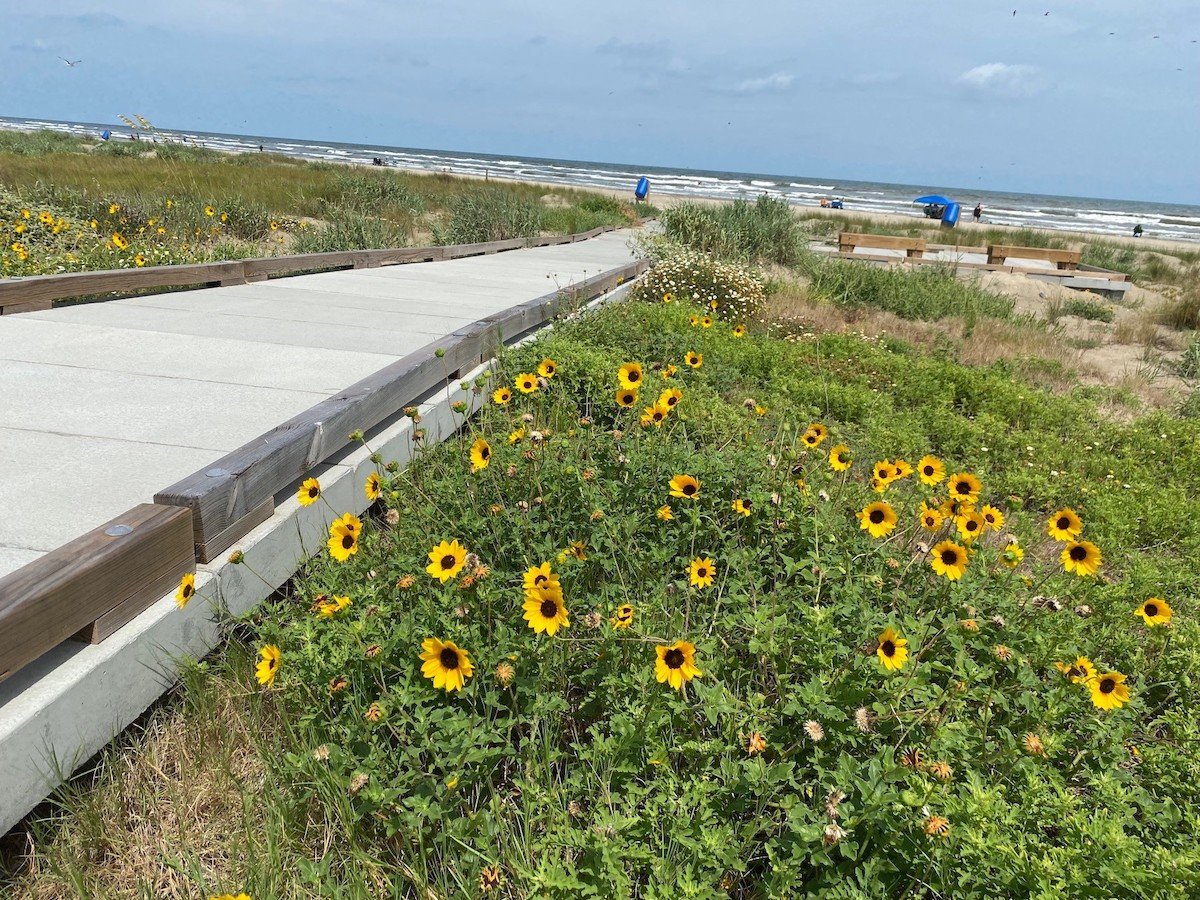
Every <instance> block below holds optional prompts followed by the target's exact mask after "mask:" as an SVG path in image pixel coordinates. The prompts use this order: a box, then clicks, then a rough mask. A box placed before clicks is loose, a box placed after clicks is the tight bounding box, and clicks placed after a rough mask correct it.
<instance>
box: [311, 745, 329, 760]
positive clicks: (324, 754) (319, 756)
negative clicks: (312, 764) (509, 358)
mask: <svg viewBox="0 0 1200 900" xmlns="http://www.w3.org/2000/svg"><path fill="white" fill-rule="evenodd" d="M313 759H315V760H316V761H317V762H325V760H327V759H329V747H328V745H326V744H322V745H321V746H320V747H318V748H317V749H316V750H314V751H313Z"/></svg>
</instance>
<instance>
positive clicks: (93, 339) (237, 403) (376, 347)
mask: <svg viewBox="0 0 1200 900" xmlns="http://www.w3.org/2000/svg"><path fill="white" fill-rule="evenodd" d="M632 234H633V232H632V231H628V230H626V231H615V232H610V233H607V234H603V235H601V236H599V237H596V238H593V239H591V240H588V241H582V242H580V243H575V244H562V245H558V246H553V247H540V248H535V249H528V250H514V251H510V252H507V253H500V254H496V255H492V256H480V257H471V258H468V259H459V260H452V261H448V262H430V263H416V264H410V265H401V266H390V267H384V268H377V269H357V270H353V271H339V272H329V273H324V274H317V275H304V276H298V277H295V278H287V279H279V280H275V281H269V282H261V283H257V284H248V285H241V286H236V287H223V288H210V289H206V290H195V291H181V292H177V293H169V294H159V295H156V296H150V297H143V298H133V299H127V300H116V301H111V302H107V303H96V304H90V305H85V306H74V307H66V308H61V309H55V310H50V311H47V312H38V313H25V314H19V315H13V316H3V317H0V387H2V389H0V460H3V461H4V464H3V465H2V466H0V502H2V504H3V509H4V515H3V516H0V576H3V575H5V574H7V573H9V572H11V571H13V570H15V569H17V568H19V567H21V566H22V565H24V564H26V563H28V562H31V561H32V560H34V559H36V558H37V557H39V556H41V555H42V554H44V553H47V552H48V551H50V550H53V549H54V548H56V547H58V546H61V545H62V544H65V543H66V542H68V541H70V540H72V539H74V538H76V537H78V536H79V535H81V534H83V533H84V532H86V531H88V530H90V529H92V528H94V527H96V526H98V525H100V524H102V523H104V522H106V521H108V520H109V519H111V518H113V517H114V516H117V515H120V514H121V513H123V512H124V511H125V510H127V509H129V508H130V507H132V506H134V505H135V504H137V503H142V502H146V503H148V502H151V501H152V499H153V496H154V493H155V492H156V491H158V490H161V489H162V488H165V487H167V486H168V485H170V484H172V483H174V482H175V481H177V480H179V479H181V478H183V477H185V476H187V475H189V474H190V473H192V472H194V471H197V470H199V469H202V468H203V467H204V466H205V465H207V464H208V463H210V462H212V461H213V460H215V459H217V458H219V457H221V456H223V455H224V454H225V453H227V452H229V451H231V450H233V449H235V448H237V447H239V446H241V445H242V444H244V443H246V442H247V441H249V440H251V439H253V438H254V437H256V436H258V435H260V434H262V433H263V432H265V431H267V430H269V429H270V428H272V427H274V426H275V425H277V424H279V423H281V422H283V421H285V420H286V419H288V418H289V417H291V416H293V415H295V414H296V413H299V412H301V411H303V410H305V409H307V408H308V407H310V406H312V405H313V404H315V403H317V402H319V401H320V400H323V399H324V398H326V397H329V396H331V395H333V394H335V393H337V392H338V391H340V390H342V389H343V388H345V387H347V386H349V385H350V384H353V383H354V382H356V381H358V380H359V379H361V378H363V377H365V376H366V375H369V374H371V373H372V372H375V371H377V370H379V369H381V368H383V367H384V366H386V365H388V364H389V363H391V362H393V361H395V360H396V359H398V358H399V357H402V356H404V355H405V354H407V353H409V352H411V351H413V350H415V349H417V348H419V347H421V346H423V345H425V344H428V343H429V342H431V341H434V340H436V339H437V338H439V337H441V336H443V335H447V334H450V333H451V332H453V331H454V330H455V329H457V328H460V327H462V326H463V325H466V324H469V323H471V322H474V321H476V320H477V319H480V318H483V317H485V316H487V315H489V314H492V313H495V312H498V311H500V310H503V309H507V308H508V307H511V306H513V305H515V304H518V303H522V302H525V301H527V300H531V299H533V298H534V297H538V296H541V295H543V294H547V293H550V292H552V291H553V290H555V288H556V287H567V286H569V285H571V284H574V283H577V282H580V281H582V280H584V279H585V278H588V277H590V276H593V275H597V274H599V273H600V272H603V271H605V270H608V269H612V268H614V267H617V266H620V265H622V264H624V263H627V262H629V261H630V260H631V259H632V258H633V254H632V252H631V250H630V247H629V240H630V237H631V235H632Z"/></svg>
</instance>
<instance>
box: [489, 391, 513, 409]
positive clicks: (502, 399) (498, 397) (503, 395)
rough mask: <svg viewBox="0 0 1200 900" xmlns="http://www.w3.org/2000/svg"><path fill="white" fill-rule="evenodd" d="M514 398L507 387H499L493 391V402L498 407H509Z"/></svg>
mask: <svg viewBox="0 0 1200 900" xmlns="http://www.w3.org/2000/svg"><path fill="white" fill-rule="evenodd" d="M512 398H513V393H512V391H511V390H509V389H508V388H507V387H503V386H501V387H498V388H496V389H495V390H494V391H492V402H493V403H495V404H496V405H497V406H508V403H509V401H510V400H512Z"/></svg>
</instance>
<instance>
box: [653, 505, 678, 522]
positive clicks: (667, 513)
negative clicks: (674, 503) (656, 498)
mask: <svg viewBox="0 0 1200 900" xmlns="http://www.w3.org/2000/svg"><path fill="white" fill-rule="evenodd" d="M654 516H655V518H657V519H658V520H659V521H661V522H670V521H671V520H672V519H673V518H675V514H674V513H673V512H671V507H670V506H669V505H667V504H666V503H664V504H663V505H662V506H660V507H659V508H658V509H657V510H655V513H654Z"/></svg>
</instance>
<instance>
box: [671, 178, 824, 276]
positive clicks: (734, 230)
mask: <svg viewBox="0 0 1200 900" xmlns="http://www.w3.org/2000/svg"><path fill="white" fill-rule="evenodd" d="M659 221H660V222H661V223H662V226H663V230H664V232H665V233H666V235H667V237H669V238H670V239H671V240H673V241H676V242H678V243H680V244H684V245H686V246H688V247H691V248H692V249H694V250H701V251H704V252H705V253H711V254H714V255H716V256H720V257H723V258H725V259H734V260H744V261H749V262H757V261H766V262H776V263H779V264H781V265H794V264H795V263H796V262H798V261H799V260H800V258H801V256H802V255H803V253H804V251H805V248H806V247H807V244H808V241H807V237H806V236H805V233H804V231H803V230H802V229H801V227H800V224H799V221H798V220H797V219H796V216H795V215H794V214H793V212H792V209H791V207H790V206H788V204H787V201H785V200H782V199H777V198H771V197H768V196H766V195H763V196H761V197H759V198H758V200H756V201H755V202H754V203H749V202H747V201H745V200H735V201H734V202H733V203H730V204H723V205H711V206H706V205H701V204H698V203H682V204H680V205H679V206H675V207H672V208H670V209H666V210H664V211H663V212H662V214H661V215H660V216H659Z"/></svg>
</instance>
